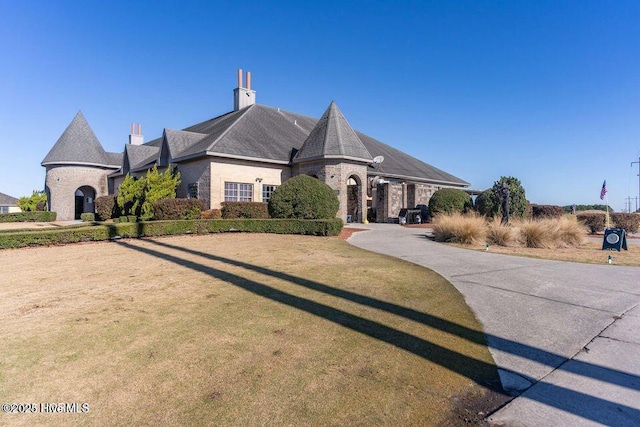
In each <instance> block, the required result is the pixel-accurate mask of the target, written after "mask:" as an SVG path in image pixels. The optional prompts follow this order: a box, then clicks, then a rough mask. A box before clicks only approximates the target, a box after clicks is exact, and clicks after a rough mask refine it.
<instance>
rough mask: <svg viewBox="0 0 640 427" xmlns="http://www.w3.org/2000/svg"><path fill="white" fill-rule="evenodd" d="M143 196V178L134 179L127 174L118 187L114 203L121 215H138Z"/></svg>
mask: <svg viewBox="0 0 640 427" xmlns="http://www.w3.org/2000/svg"><path fill="white" fill-rule="evenodd" d="M143 194H144V178H140V179H136V178H134V177H132V176H131V175H129V174H127V176H126V177H125V178H124V181H122V183H121V184H120V186H119V187H118V196H117V197H116V201H117V202H118V207H119V208H120V212H122V214H123V215H135V216H139V215H140V208H141V206H142V197H143Z"/></svg>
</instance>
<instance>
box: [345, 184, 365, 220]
mask: <svg viewBox="0 0 640 427" xmlns="http://www.w3.org/2000/svg"><path fill="white" fill-rule="evenodd" d="M361 193H362V182H361V181H360V177H359V176H357V175H351V176H350V177H349V178H347V222H349V221H351V222H362V218H363V216H362V215H363V206H362V195H361Z"/></svg>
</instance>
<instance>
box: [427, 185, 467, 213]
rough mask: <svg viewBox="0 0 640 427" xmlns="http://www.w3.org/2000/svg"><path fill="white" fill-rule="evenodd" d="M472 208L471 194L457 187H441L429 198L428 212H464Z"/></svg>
mask: <svg viewBox="0 0 640 427" xmlns="http://www.w3.org/2000/svg"><path fill="white" fill-rule="evenodd" d="M472 208H473V203H472V201H471V196H469V195H468V194H467V193H465V192H464V191H462V190H460V189H458V188H441V189H440V190H438V191H436V192H435V193H433V196H431V199H429V212H431V216H433V217H435V216H438V215H442V214H453V213H460V214H462V213H465V212H467V211H469V210H471V209H472Z"/></svg>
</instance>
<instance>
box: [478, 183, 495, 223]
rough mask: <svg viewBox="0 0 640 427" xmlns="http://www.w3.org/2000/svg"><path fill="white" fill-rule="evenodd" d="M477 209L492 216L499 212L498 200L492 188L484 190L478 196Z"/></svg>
mask: <svg viewBox="0 0 640 427" xmlns="http://www.w3.org/2000/svg"><path fill="white" fill-rule="evenodd" d="M475 208H476V211H477V212H478V213H479V214H480V215H484V216H486V217H492V216H494V215H496V213H497V212H498V201H497V200H496V195H495V193H494V192H493V190H492V189H489V190H484V191H483V192H482V193H480V194H478V197H476V205H475Z"/></svg>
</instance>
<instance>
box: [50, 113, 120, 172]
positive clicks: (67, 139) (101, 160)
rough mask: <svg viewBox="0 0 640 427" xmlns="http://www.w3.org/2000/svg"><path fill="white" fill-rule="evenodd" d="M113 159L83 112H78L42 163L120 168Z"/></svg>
mask: <svg viewBox="0 0 640 427" xmlns="http://www.w3.org/2000/svg"><path fill="white" fill-rule="evenodd" d="M112 157H114V156H110V155H108V154H107V153H106V152H105V151H104V148H102V145H101V144H100V141H98V138H97V137H96V135H95V134H94V133H93V130H92V129H91V126H89V123H87V120H86V119H85V118H84V115H83V114H82V111H78V114H76V116H75V117H74V118H73V120H72V121H71V123H70V124H69V126H67V128H66V129H65V131H64V132H63V133H62V135H61V136H60V138H59V139H58V141H57V142H56V143H55V144H54V146H53V148H51V150H50V151H49V153H48V154H47V155H46V157H45V158H44V160H43V161H42V166H47V165H55V164H78V165H93V166H105V167H120V165H119V164H113V163H114V161H113V160H112Z"/></svg>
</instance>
